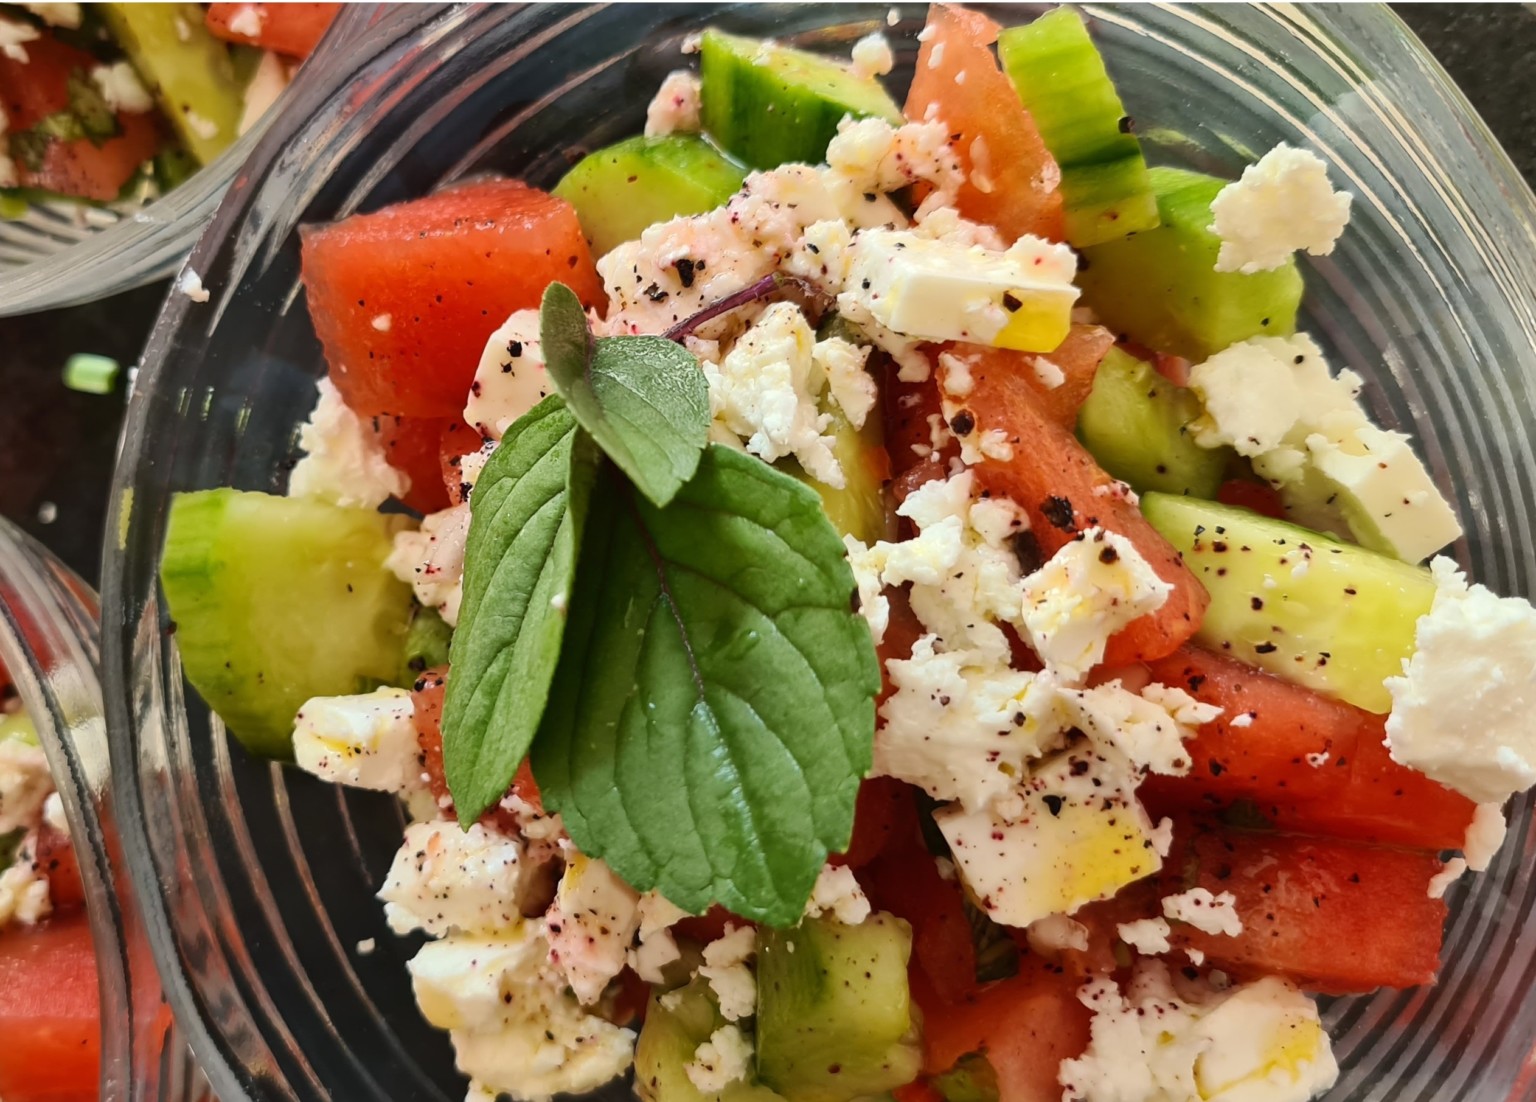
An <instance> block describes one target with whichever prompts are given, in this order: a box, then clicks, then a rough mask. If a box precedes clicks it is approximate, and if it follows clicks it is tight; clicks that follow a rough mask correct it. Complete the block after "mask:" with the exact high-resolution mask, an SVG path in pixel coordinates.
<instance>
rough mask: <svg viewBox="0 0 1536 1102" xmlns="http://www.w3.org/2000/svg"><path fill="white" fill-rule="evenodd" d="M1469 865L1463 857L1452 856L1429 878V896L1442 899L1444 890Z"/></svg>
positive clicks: (1454, 881)
mask: <svg viewBox="0 0 1536 1102" xmlns="http://www.w3.org/2000/svg"><path fill="white" fill-rule="evenodd" d="M1470 867H1471V866H1470V865H1468V864H1467V862H1466V860H1465V859H1464V858H1461V857H1452V858H1451V859H1450V860H1449V861H1447V862H1446V863H1445V867H1444V868H1443V869H1441V870H1440V871H1439V872H1437V873H1435V875H1434V876H1431V877H1430V878H1429V898H1431V899H1444V898H1445V893H1446V890H1447V889H1448V888H1449V887H1450V886H1451V885H1452V884H1454V883H1456V881H1458V880H1460V879H1461V875H1462V873H1464V872H1466V871H1467V869H1468V868H1470Z"/></svg>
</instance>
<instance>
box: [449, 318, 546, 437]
mask: <svg viewBox="0 0 1536 1102" xmlns="http://www.w3.org/2000/svg"><path fill="white" fill-rule="evenodd" d="M553 391H554V385H553V384H552V383H551V382H550V381H549V372H548V370H547V369H546V368H545V366H544V352H543V346H542V344H541V343H540V339H539V312H538V311H537V310H517V311H515V312H514V313H513V314H512V315H511V316H510V317H508V318H507V320H506V321H504V322H502V323H501V326H500V328H498V329H497V330H496V332H494V333H492V334H491V335H490V337H489V338H488V339H487V340H486V342H485V351H484V352H482V353H481V354H480V365H479V366H478V367H477V368H476V369H475V381H474V383H473V384H472V385H471V386H470V388H469V401H468V402H467V403H466V404H465V406H464V420H466V421H468V422H469V423H470V424H471V425H474V426H475V428H476V429H478V430H479V431H480V434H481V435H482V436H486V437H489V438H491V439H493V440H500V439H501V438H502V436H503V435H505V434H506V431H507V429H509V428H511V427H512V423H513V422H514V421H516V420H517V419H518V418H519V417H521V416H522V415H523V414H525V413H527V412H528V411H529V410H531V409H532V408H533V407H534V406H536V405H538V404H539V403H540V402H541V401H543V400H544V399H545V398H547V397H549V395H550V394H551V393H553Z"/></svg>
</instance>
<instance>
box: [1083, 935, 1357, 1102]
mask: <svg viewBox="0 0 1536 1102" xmlns="http://www.w3.org/2000/svg"><path fill="white" fill-rule="evenodd" d="M1078 998H1079V1000H1080V1001H1081V1002H1082V1003H1083V1004H1084V1005H1085V1006H1087V1007H1088V1008H1089V1009H1090V1010H1092V1011H1093V1018H1092V1022H1091V1026H1090V1030H1091V1035H1090V1036H1091V1039H1090V1042H1089V1045H1088V1050H1087V1051H1086V1052H1084V1053H1083V1054H1082V1055H1081V1056H1079V1057H1074V1058H1072V1059H1068V1060H1064V1061H1063V1062H1062V1065H1061V1071H1060V1082H1061V1084H1062V1086H1063V1087H1064V1088H1065V1093H1064V1094H1063V1098H1064V1099H1072V1100H1079V1099H1080V1100H1082V1102H1184V1100H1187V1099H1197V1098H1198V1099H1209V1100H1210V1102H1306V1100H1307V1099H1309V1098H1312V1097H1313V1096H1314V1095H1317V1094H1320V1093H1322V1092H1323V1091H1324V1090H1326V1089H1327V1088H1328V1087H1330V1086H1331V1085H1332V1084H1333V1082H1334V1080H1335V1079H1336V1078H1337V1077H1338V1064H1337V1063H1336V1062H1335V1060H1334V1057H1333V1052H1332V1049H1331V1048H1330V1046H1329V1043H1328V1034H1327V1033H1326V1032H1325V1031H1324V1029H1323V1027H1322V1022H1321V1021H1320V1019H1319V1017H1318V1013H1317V1007H1316V1005H1315V1004H1314V1003H1313V1002H1312V1000H1311V999H1309V998H1307V997H1306V996H1305V995H1303V994H1302V993H1301V992H1300V991H1298V990H1297V989H1296V988H1294V987H1292V986H1291V985H1289V984H1288V983H1286V982H1284V981H1283V980H1278V979H1274V978H1272V977H1271V978H1265V979H1262V980H1259V981H1258V982H1256V983H1251V984H1246V985H1242V986H1238V987H1232V988H1229V989H1227V990H1225V991H1220V992H1210V991H1202V990H1199V989H1198V988H1196V987H1195V985H1193V984H1189V985H1186V987H1185V989H1184V990H1182V991H1181V990H1180V989H1178V988H1177V987H1176V986H1175V983H1174V981H1173V979H1172V977H1171V975H1170V973H1169V970H1168V967H1167V965H1166V964H1164V963H1163V962H1162V961H1157V960H1143V961H1142V962H1141V963H1139V964H1138V965H1137V968H1136V971H1135V972H1134V973H1133V975H1132V978H1131V981H1130V984H1129V986H1128V988H1127V990H1126V991H1125V992H1124V993H1123V994H1122V993H1121V991H1120V989H1119V987H1118V986H1117V985H1116V983H1115V981H1114V980H1113V979H1110V978H1107V977H1104V978H1098V979H1094V980H1091V981H1090V982H1089V983H1088V984H1086V985H1085V986H1084V987H1083V988H1082V989H1081V991H1080V992H1079V993H1078Z"/></svg>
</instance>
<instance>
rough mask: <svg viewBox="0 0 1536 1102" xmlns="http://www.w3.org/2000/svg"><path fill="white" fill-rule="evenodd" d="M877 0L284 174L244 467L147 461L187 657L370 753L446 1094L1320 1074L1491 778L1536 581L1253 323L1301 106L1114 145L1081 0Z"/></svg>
mask: <svg viewBox="0 0 1536 1102" xmlns="http://www.w3.org/2000/svg"><path fill="white" fill-rule="evenodd" d="M919 39H920V50H919V52H918V56H917V60H916V67H915V75H914V78H913V80H912V82H911V85H910V88H909V89H908V90H907V91H906V93H905V96H904V97H902V98H901V101H900V102H899V103H898V100H897V98H893V97H892V95H891V93H890V91H889V90H888V89H887V87H886V85H885V83H884V82H883V81H882V77H884V76H886V75H887V74H888V73H889V72H890V70H891V68H892V56H891V48H890V45H889V43H888V42H886V41H885V39H884V37H883V36H882V35H881V34H880V33H879V32H878V31H876V32H874V33H871V34H870V35H869V36H867V37H866V38H864V39H862V40H860V41H859V42H858V43H857V45H856V46H855V47H854V48H853V50H852V54H851V57H850V58H849V59H848V60H847V61H841V60H832V59H829V58H827V57H825V56H823V55H819V54H812V53H806V52H802V51H800V50H797V49H793V48H790V47H788V46H784V45H781V44H778V43H775V42H772V41H766V40H756V39H748V38H743V37H739V36H736V35H733V34H728V33H725V32H723V31H720V30H715V29H711V30H706V31H705V32H703V33H702V34H701V35H699V36H697V38H696V39H695V38H692V37H690V39H688V40H687V41H686V42H685V43H684V44H683V56H682V57H680V58H679V59H678V61H677V64H678V70H677V71H676V72H675V73H673V74H671V75H669V76H668V77H667V78H666V79H665V80H664V81H662V82H661V83H660V86H659V88H657V89H656V90H655V97H654V99H653V100H652V101H651V104H650V109H649V110H648V111H647V116H646V126H645V133H644V134H641V135H636V136H634V137H631V138H628V139H625V140H623V141H620V142H618V143H616V144H613V145H609V146H606V147H604V148H602V149H599V150H597V151H595V152H592V153H590V154H589V155H587V156H586V157H584V158H582V159H581V160H579V161H578V162H577V163H575V164H574V165H573V166H572V167H571V168H570V170H569V172H567V173H566V174H565V175H564V176H563V178H562V179H561V180H560V181H559V183H558V184H557V185H556V186H555V187H554V188H553V189H552V190H550V191H543V190H540V189H538V188H535V187H532V186H530V185H528V184H526V183H523V182H520V181H518V180H514V179H508V178H504V177H489V176H485V177H477V178H472V179H469V180H466V181H462V182H460V183H458V184H455V185H453V186H450V187H447V188H445V189H442V190H440V191H437V192H436V193H434V194H431V195H427V196H424V197H421V198H415V199H408V200H405V201H402V202H399V203H395V204H392V205H389V206H385V207H383V208H381V209H376V210H373V211H371V212H369V213H364V214H356V215H352V216H350V217H347V218H344V219H342V220H340V221H336V222H333V223H328V224H317V225H312V226H308V227H305V228H304V230H303V235H302V236H303V243H302V269H303V284H304V293H305V296H306V299H307V304H308V309H309V312H310V316H311V318H312V319H313V322H314V328H315V332H316V334H317V335H318V337H319V339H320V343H321V345H322V347H323V349H324V353H325V358H326V363H327V366H328V371H327V374H326V377H325V378H324V379H323V380H322V381H321V383H320V389H319V395H318V399H317V400H316V402H315V404H314V408H313V412H312V413H311V415H310V417H309V419H308V421H307V423H306V424H305V425H304V427H303V428H302V430H301V431H300V434H299V444H300V447H301V449H302V451H303V453H304V454H303V457H302V458H300V459H299V460H298V462H297V463H296V465H295V466H294V468H293V470H292V472H291V476H290V478H289V482H288V487H287V493H286V494H284V495H277V494H266V493H257V492H249V491H237V490H234V489H214V490H203V491H196V492H190V493H184V494H180V495H178V496H177V497H176V499H175V500H174V501H173V502H172V504H171V507H170V512H169V518H168V522H167V528H166V532H167V534H166V542H165V548H164V554H163V559H162V562H161V569H160V578H161V584H162V586H163V590H164V595H165V600H166V603H167V606H168V608H169V612H170V615H171V617H172V618H173V620H174V625H175V639H176V645H177V649H178V650H179V653H180V657H181V662H182V669H183V671H184V672H185V674H186V676H187V678H188V680H189V681H190V682H191V684H192V685H193V687H195V688H196V689H197V691H198V692H199V693H200V694H201V696H202V697H203V698H204V699H205V700H206V701H207V703H208V704H209V706H210V707H212V708H213V709H214V710H215V711H217V713H218V714H219V715H220V717H222V719H223V720H224V722H225V724H226V725H227V727H228V729H229V730H230V731H231V732H232V733H233V735H234V736H235V737H236V738H237V739H238V740H239V741H240V742H241V743H242V744H243V745H244V747H245V748H246V750H247V751H248V752H251V753H253V754H257V755H261V756H264V757H270V758H273V759H277V760H280V761H284V760H291V761H292V762H294V763H295V765H296V766H297V767H298V768H300V769H302V770H305V771H307V772H309V773H312V774H314V775H316V776H319V777H321V778H324V779H326V780H330V781H334V782H336V783H338V784H341V785H345V786H351V787H356V788H363V789H372V790H376V791H382V792H387V793H392V794H395V795H397V796H399V797H400V799H401V800H402V801H403V802H404V804H405V805H406V806H407V807H408V809H409V822H408V825H407V826H406V827H405V832H404V839H403V842H402V844H401V847H400V849H399V852H398V854H397V856H396V858H395V860H394V862H393V865H392V867H391V868H390V869H389V871H388V873H387V875H386V876H385V877H384V878H383V881H382V883H381V884H380V885H379V895H380V898H381V900H382V903H383V906H384V908H385V915H386V918H387V920H388V923H389V926H390V928H391V929H392V930H393V931H395V932H396V933H398V934H401V935H413V936H421V935H425V937H426V940H425V941H424V943H423V944H422V945H421V947H420V948H419V950H417V951H416V952H415V954H414V956H413V957H412V959H411V962H410V965H409V970H410V975H411V980H412V984H413V987H414V991H415V996H416V1000H417V1002H418V1005H419V1007H420V1010H421V1013H422V1015H423V1017H425V1019H426V1020H427V1021H428V1022H430V1023H431V1024H432V1025H434V1026H436V1027H438V1028H439V1029H442V1030H445V1031H447V1032H448V1033H449V1035H450V1038H451V1040H452V1043H453V1046H454V1050H455V1054H456V1059H457V1064H458V1067H459V1069H460V1070H461V1071H462V1072H463V1074H464V1075H465V1076H466V1077H467V1078H468V1080H469V1097H470V1098H472V1099H489V1098H495V1097H498V1096H501V1095H507V1096H510V1097H513V1098H517V1099H523V1100H528V1102H533V1100H540V1099H545V1098H549V1097H552V1096H553V1095H555V1094H561V1093H572V1092H585V1091H590V1090H593V1089H596V1088H598V1087H600V1086H602V1085H604V1084H606V1083H608V1082H610V1081H612V1080H614V1079H616V1078H618V1077H620V1076H622V1075H624V1074H625V1073H627V1072H629V1071H631V1069H632V1070H633V1077H634V1078H633V1082H634V1085H635V1089H636V1090H637V1091H638V1092H639V1093H640V1094H642V1095H643V1096H645V1097H647V1098H650V1099H654V1100H657V1102H672V1100H674V1099H679V1100H686V1102H697V1100H698V1099H699V1098H701V1097H702V1098H731V1099H736V1100H740V1099H746V1098H747V1097H749V1096H751V1097H757V1098H760V1099H768V1100H772V1099H775V1098H783V1099H787V1100H788V1102H802V1100H803V1102H852V1100H854V1099H861V1098H871V1097H885V1096H887V1095H892V1096H895V1097H897V1098H900V1099H902V1100H903V1102H917V1100H919V1099H922V1100H934V1099H938V1098H942V1099H946V1100H948V1102H973V1100H991V1099H999V1100H1004V1102H1006V1100H1013V1099H1026V1098H1028V1099H1033V1098H1052V1099H1055V1098H1061V1099H1067V1100H1072V1099H1083V1100H1089V1102H1094V1100H1100V1099H1103V1100H1124V1099H1147V1100H1154V1099H1177V1100H1183V1099H1194V1098H1200V1099H1207V1100H1208V1099H1215V1098H1220V1099H1224V1100H1226V1099H1230V1100H1237V1099H1276V1100H1291V1099H1296V1100H1301V1099H1306V1098H1310V1097H1312V1096H1314V1095H1317V1094H1320V1093H1322V1092H1324V1091H1326V1090H1327V1089H1328V1088H1329V1087H1330V1086H1332V1085H1333V1083H1334V1082H1335V1079H1336V1077H1337V1075H1338V1073H1339V1068H1338V1064H1337V1061H1336V1060H1335V1058H1334V1056H1333V1053H1332V1047H1331V1043H1330V1038H1329V1036H1328V1034H1327V1032H1326V1031H1325V1029H1324V1028H1323V1024H1322V1019H1321V1016H1320V1014H1319V1011H1318V1008H1317V1004H1316V1003H1315V1002H1314V1000H1313V996H1315V995H1347V994H1357V993H1366V992H1372V991H1376V990H1379V989H1383V988H1388V989H1407V988H1412V987H1415V986H1418V985H1422V984H1427V983H1432V982H1433V981H1434V979H1435V976H1436V973H1437V970H1438V968H1439V966H1440V947H1441V938H1442V928H1443V925H1444V923H1445V920H1446V914H1447V908H1446V903H1445V895H1446V892H1447V890H1448V888H1449V887H1450V885H1451V884H1452V883H1453V882H1454V881H1455V880H1456V878H1457V877H1458V876H1460V875H1461V874H1462V873H1464V872H1465V871H1467V870H1468V869H1472V870H1477V869H1482V868H1485V867H1486V866H1487V865H1488V864H1489V862H1490V861H1491V860H1492V858H1493V855H1494V854H1495V852H1496V851H1497V850H1498V848H1499V845H1500V843H1501V841H1502V838H1503V833H1504V818H1503V812H1502V810H1501V808H1502V805H1503V803H1504V802H1505V801H1506V800H1508V799H1509V798H1510V797H1511V796H1513V795H1515V794H1517V793H1519V792H1522V791H1524V790H1525V789H1527V788H1528V787H1530V785H1531V784H1532V783H1533V781H1536V774H1533V773H1532V769H1533V768H1536V767H1533V765H1532V764H1531V763H1532V761H1533V759H1536V748H1533V747H1531V745H1530V741H1529V735H1528V734H1527V733H1526V729H1525V726H1524V724H1523V720H1522V717H1523V711H1524V708H1523V704H1524V703H1525V701H1526V700H1527V699H1528V697H1529V694H1530V691H1531V690H1530V679H1531V670H1532V667H1533V663H1536V612H1533V610H1532V608H1531V606H1530V605H1529V604H1528V603H1526V602H1525V601H1523V600H1521V599H1518V598H1500V597H1497V596H1495V595H1494V594H1493V593H1492V592H1490V591H1489V590H1488V589H1486V588H1484V587H1483V586H1481V585H1477V584H1474V583H1472V582H1470V581H1469V580H1468V579H1467V578H1466V577H1465V576H1464V575H1463V574H1462V573H1461V572H1460V570H1458V568H1457V567H1456V565H1455V564H1454V563H1453V562H1452V560H1451V559H1449V558H1447V557H1443V556H1441V552H1442V551H1444V550H1445V549H1446V548H1447V547H1449V546H1451V545H1453V544H1454V543H1455V542H1456V541H1457V540H1458V539H1459V538H1460V536H1461V532H1462V530H1461V523H1460V521H1459V520H1458V517H1457V512H1456V510H1455V509H1454V508H1453V507H1452V506H1451V504H1450V502H1449V501H1448V500H1447V498H1446V496H1445V494H1444V480H1443V478H1442V479H1437V478H1436V477H1435V476H1434V474H1432V472H1431V468H1430V467H1429V466H1428V465H1426V463H1425V462H1424V460H1423V459H1422V458H1421V456H1420V454H1419V453H1418V452H1417V451H1416V450H1415V448H1414V445H1413V442H1412V441H1411V440H1410V439H1409V438H1408V437H1406V436H1404V435H1403V434H1401V433H1397V432H1394V431H1390V430H1387V429H1385V428H1382V427H1380V426H1379V424H1378V423H1377V420H1376V419H1375V418H1373V416H1372V413H1371V411H1372V408H1373V405H1374V403H1373V401H1372V399H1371V396H1370V394H1369V393H1368V392H1367V391H1366V388H1365V386H1364V383H1363V380H1362V379H1361V378H1360V377H1359V376H1357V375H1356V374H1355V373H1354V372H1352V371H1350V370H1347V369H1343V370H1335V369H1334V368H1332V367H1330V365H1329V363H1328V362H1327V355H1326V354H1325V352H1324V351H1323V349H1322V347H1321V346H1320V345H1319V344H1318V343H1317V342H1316V341H1314V340H1313V339H1312V338H1311V337H1309V336H1308V335H1307V334H1306V333H1305V332H1304V331H1301V330H1298V327H1297V319H1298V311H1299V309H1300V308H1301V306H1302V302H1303V294H1304V290H1305V286H1304V283H1303V280H1302V277H1301V275H1300V272H1299V269H1298V265H1297V263H1296V260H1295V256H1296V254H1297V253H1299V252H1300V253H1308V254H1311V255H1315V256H1326V255H1328V254H1329V253H1330V252H1331V251H1332V250H1333V249H1334V248H1335V245H1336V243H1337V242H1338V241H1339V240H1340V239H1341V237H1343V236H1344V235H1347V234H1348V233H1349V232H1350V229H1349V216H1350V208H1351V203H1352V200H1351V196H1350V194H1349V193H1348V191H1347V190H1341V189H1339V188H1338V187H1336V186H1335V181H1333V180H1332V179H1330V175H1329V168H1328V165H1327V163H1326V162H1325V161H1323V160H1322V159H1321V158H1319V157H1317V156H1316V155H1315V154H1313V153H1311V152H1308V151H1307V150H1305V149H1302V148H1296V147H1292V146H1289V145H1284V144H1282V145H1278V146H1276V147H1275V148H1273V149H1271V150H1269V151H1267V152H1263V151H1256V155H1255V156H1254V157H1253V158H1252V163H1251V164H1250V165H1249V167H1248V168H1247V169H1246V170H1245V171H1243V172H1242V174H1241V176H1240V178H1238V179H1222V178H1217V177H1213V176H1208V175H1204V174H1200V173H1196V172H1192V171H1186V170H1182V169H1175V168H1169V167H1149V166H1148V164H1147V162H1146V158H1145V155H1144V152H1143V147H1142V143H1141V142H1140V140H1139V139H1138V136H1137V127H1136V123H1135V118H1134V112H1135V109H1136V105H1135V104H1134V103H1129V104H1123V103H1122V101H1121V98H1120V95H1119V93H1118V92H1117V91H1116V89H1115V86H1114V84H1113V83H1112V82H1111V79H1110V76H1109V73H1108V72H1107V70H1106V68H1105V65H1104V61H1103V59H1102V58H1101V57H1100V55H1099V53H1098V50H1097V49H1096V47H1095V44H1094V40H1093V37H1092V35H1091V34H1090V31H1089V28H1088V27H1087V25H1086V24H1085V23H1084V21H1083V20H1082V18H1081V17H1080V16H1079V15H1078V14H1077V13H1076V12H1075V11H1073V10H1072V9H1069V8H1063V9H1058V10H1055V11H1052V12H1050V13H1047V14H1045V15H1043V16H1041V17H1039V18H1038V19H1036V20H1035V21H1034V22H1031V23H1028V24H1025V25H1023V26H1019V27H1013V28H1009V29H1007V30H1002V29H1001V28H999V27H998V26H997V25H996V24H995V23H993V21H992V20H991V19H989V18H988V17H986V16H984V15H982V14H980V13H977V12H973V11H968V10H966V9H963V8H958V7H947V6H935V7H934V8H933V9H932V10H931V11H930V13H929V17H928V21H927V25H926V27H925V29H924V30H923V31H922V33H921V35H920V36H919ZM695 62H696V65H695V64H694V63H695ZM1426 561H1427V562H1428V563H1429V565H1428V566H1427V567H1426V566H1424V565H1422V564H1424V563H1425V562H1426ZM367 948H368V949H371V948H373V946H368V947H367ZM363 951H365V949H364V947H362V946H360V947H359V952H363Z"/></svg>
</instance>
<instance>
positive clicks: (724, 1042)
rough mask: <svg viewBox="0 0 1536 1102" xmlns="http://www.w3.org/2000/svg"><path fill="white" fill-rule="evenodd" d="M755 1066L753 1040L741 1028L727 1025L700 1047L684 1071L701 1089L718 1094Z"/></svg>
mask: <svg viewBox="0 0 1536 1102" xmlns="http://www.w3.org/2000/svg"><path fill="white" fill-rule="evenodd" d="M751 1067H752V1042H751V1041H749V1040H747V1035H746V1034H745V1033H743V1032H742V1031H741V1030H740V1029H739V1028H738V1027H736V1026H734V1025H723V1026H721V1027H720V1028H719V1029H717V1030H715V1031H714V1032H713V1033H712V1034H710V1036H709V1040H707V1041H705V1042H704V1043H703V1044H701V1045H700V1046H699V1047H698V1049H697V1050H696V1051H695V1052H694V1054H693V1059H692V1060H690V1061H689V1062H688V1063H687V1064H685V1065H683V1070H684V1071H685V1072H687V1073H688V1081H689V1082H691V1083H692V1084H693V1085H694V1086H695V1087H696V1088H697V1089H698V1090H699V1091H701V1092H702V1093H704V1094H706V1095H714V1094H719V1093H720V1092H721V1091H723V1090H724V1089H725V1088H726V1087H728V1086H730V1085H731V1084H732V1083H735V1082H739V1081H740V1080H743V1079H745V1078H746V1077H747V1073H748V1072H749V1071H750V1070H751Z"/></svg>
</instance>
